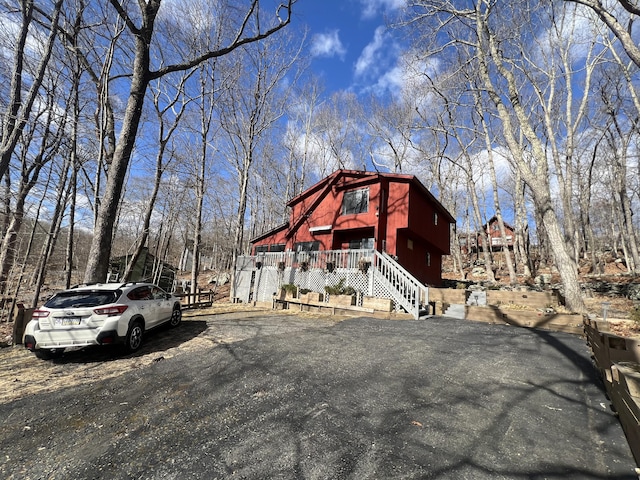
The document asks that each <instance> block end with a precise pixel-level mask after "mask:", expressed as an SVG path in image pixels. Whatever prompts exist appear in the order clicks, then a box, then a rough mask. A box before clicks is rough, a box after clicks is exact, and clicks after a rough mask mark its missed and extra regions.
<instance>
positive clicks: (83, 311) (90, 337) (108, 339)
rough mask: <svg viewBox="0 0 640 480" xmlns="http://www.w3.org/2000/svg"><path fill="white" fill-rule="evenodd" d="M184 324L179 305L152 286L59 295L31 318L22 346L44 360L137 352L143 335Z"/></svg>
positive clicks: (128, 285) (98, 286)
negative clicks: (88, 352)
mask: <svg viewBox="0 0 640 480" xmlns="http://www.w3.org/2000/svg"><path fill="white" fill-rule="evenodd" d="M181 321H182V310H181V307H180V300H179V299H178V298H177V297H175V296H174V295H172V294H170V293H167V292H165V291H164V290H162V289H161V288H160V287H158V286H156V285H153V284H151V283H105V284H94V285H86V286H79V287H75V288H71V289H69V290H63V291H61V292H59V293H56V294H55V295H54V296H53V297H51V298H50V299H49V300H47V302H46V303H45V304H44V305H43V306H42V307H40V308H39V309H37V310H35V311H34V312H33V315H32V317H31V321H30V322H29V323H28V324H27V326H26V329H25V332H24V336H23V343H24V346H25V347H26V348H27V349H28V350H31V351H33V352H34V353H35V354H36V355H37V356H38V357H40V358H53V357H56V356H60V355H62V353H63V352H64V349H65V348H70V347H84V346H88V345H108V344H116V343H124V346H125V348H126V350H127V351H129V352H135V351H136V350H138V349H139V348H140V346H141V345H142V339H143V336H144V333H145V332H146V331H147V330H149V329H151V328H154V327H157V326H159V325H162V324H165V323H168V324H169V325H171V326H172V327H177V326H178V325H179V324H180V322H181Z"/></svg>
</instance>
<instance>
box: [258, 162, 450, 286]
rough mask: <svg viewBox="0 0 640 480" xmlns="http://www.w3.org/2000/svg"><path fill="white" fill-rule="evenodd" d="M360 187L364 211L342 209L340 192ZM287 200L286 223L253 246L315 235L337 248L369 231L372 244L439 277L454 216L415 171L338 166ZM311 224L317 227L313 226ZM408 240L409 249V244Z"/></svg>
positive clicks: (424, 277) (425, 275) (289, 244)
mask: <svg viewBox="0 0 640 480" xmlns="http://www.w3.org/2000/svg"><path fill="white" fill-rule="evenodd" d="M361 188H368V189H369V204H368V210H367V212H365V213H360V214H348V215H342V204H343V197H344V193H345V192H348V191H352V190H357V189H361ZM289 206H290V207H291V217H290V221H289V224H288V226H286V227H283V228H282V229H280V230H277V231H274V233H273V234H270V235H266V236H264V237H260V239H259V240H256V241H255V242H254V246H256V245H272V244H276V243H286V248H287V250H292V249H293V248H294V246H295V244H296V243H298V242H312V241H318V242H319V243H320V249H321V250H337V249H343V248H348V247H349V241H350V240H357V239H361V238H371V237H373V238H374V248H376V249H377V250H379V251H383V250H384V251H386V252H387V253H389V254H391V255H396V256H397V257H398V261H399V263H400V264H401V265H403V266H404V267H405V268H406V269H407V270H409V271H410V272H411V273H412V274H413V275H414V276H416V277H417V278H418V279H419V280H421V281H423V282H425V283H428V284H432V285H433V284H435V285H438V284H440V283H441V260H442V259H441V256H442V255H443V254H448V253H449V235H450V221H452V220H453V219H452V218H451V216H450V215H449V214H448V213H447V212H446V211H444V210H441V209H442V207H441V205H439V203H438V202H437V200H435V199H434V198H433V197H432V196H431V194H430V193H429V192H427V191H426V189H425V188H424V187H422V186H421V185H420V184H419V183H417V180H416V179H415V178H414V177H412V176H409V175H394V174H377V173H367V172H352V171H338V172H334V173H333V174H332V175H331V176H329V177H327V178H325V179H324V180H322V181H321V182H318V183H317V184H316V185H314V186H313V187H311V188H310V189H309V190H307V191H306V192H304V193H302V194H301V195H299V196H298V197H296V198H294V199H292V200H291V202H289ZM436 212H437V213H438V222H437V224H436V223H435V215H434V214H435V213H436ZM314 227H315V228H316V231H311V229H313V228H314ZM318 227H327V228H323V229H321V230H318ZM409 240H411V242H412V243H413V249H410V248H408V241H409ZM427 253H429V255H430V260H431V265H430V266H429V265H427Z"/></svg>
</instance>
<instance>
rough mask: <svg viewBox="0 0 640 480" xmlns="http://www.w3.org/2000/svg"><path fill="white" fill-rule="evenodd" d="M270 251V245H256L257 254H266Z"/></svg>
mask: <svg viewBox="0 0 640 480" xmlns="http://www.w3.org/2000/svg"><path fill="white" fill-rule="evenodd" d="M268 251H269V245H256V248H255V254H256V255H257V254H258V253H265V252H268Z"/></svg>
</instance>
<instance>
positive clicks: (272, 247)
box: [269, 243, 285, 252]
mask: <svg viewBox="0 0 640 480" xmlns="http://www.w3.org/2000/svg"><path fill="white" fill-rule="evenodd" d="M284 248H285V244H284V243H276V244H275V245H270V246H269V251H270V252H284Z"/></svg>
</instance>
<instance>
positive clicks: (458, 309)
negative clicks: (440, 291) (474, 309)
mask: <svg viewBox="0 0 640 480" xmlns="http://www.w3.org/2000/svg"><path fill="white" fill-rule="evenodd" d="M443 316H445V317H451V318H459V319H461V320H464V318H465V306H464V305H458V304H451V305H449V308H447V310H446V311H445V312H444V313H443Z"/></svg>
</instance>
